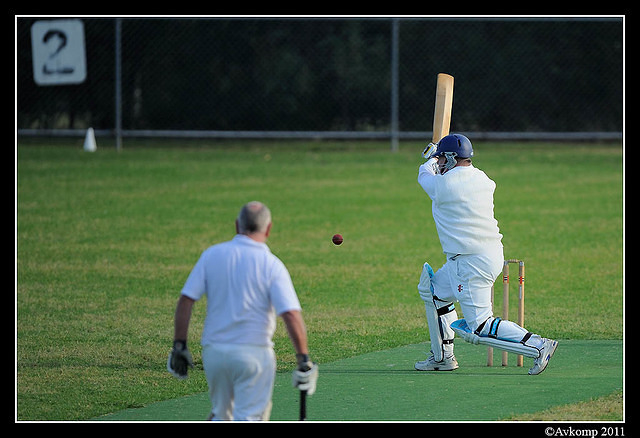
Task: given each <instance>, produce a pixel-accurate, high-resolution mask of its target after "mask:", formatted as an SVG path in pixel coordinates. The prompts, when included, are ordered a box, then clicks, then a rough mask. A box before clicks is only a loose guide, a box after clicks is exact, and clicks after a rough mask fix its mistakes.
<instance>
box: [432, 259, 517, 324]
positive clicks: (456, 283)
mask: <svg viewBox="0 0 640 438" xmlns="http://www.w3.org/2000/svg"><path fill="white" fill-rule="evenodd" d="M503 261H504V256H503V253H502V248H500V249H496V250H494V251H490V252H487V253H486V254H463V255H458V256H455V254H448V255H447V262H446V263H445V264H444V265H443V266H442V267H441V268H440V269H438V270H437V271H436V272H435V275H434V276H433V278H432V279H431V283H432V284H433V289H434V293H435V295H436V296H437V297H438V298H439V299H441V300H443V301H453V302H455V301H458V302H459V303H460V309H461V310H462V314H463V317H464V318H465V320H466V321H467V324H468V325H469V327H470V328H471V330H472V331H473V330H476V329H477V328H478V326H479V325H480V324H482V323H483V322H484V321H486V320H487V318H489V317H491V316H493V312H492V309H491V286H492V285H493V283H494V281H495V280H496V278H498V276H499V275H500V274H501V273H502V265H503Z"/></svg>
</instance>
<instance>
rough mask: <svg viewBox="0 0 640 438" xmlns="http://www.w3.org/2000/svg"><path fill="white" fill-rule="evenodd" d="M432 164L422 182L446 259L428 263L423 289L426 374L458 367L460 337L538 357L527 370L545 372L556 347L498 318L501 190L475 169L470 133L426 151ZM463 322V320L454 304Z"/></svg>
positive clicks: (444, 140)
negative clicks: (494, 289)
mask: <svg viewBox="0 0 640 438" xmlns="http://www.w3.org/2000/svg"><path fill="white" fill-rule="evenodd" d="M423 156H424V158H426V159H427V161H426V162H425V163H424V164H422V165H421V166H420V168H419V172H418V183H420V186H422V188H423V189H424V191H425V192H426V193H427V195H429V198H431V201H432V213H433V220H434V222H435V224H436V230H437V232H438V237H439V238H440V243H441V244H442V250H443V252H444V254H445V255H446V259H447V261H446V263H445V264H444V265H443V266H442V267H441V268H440V269H438V271H437V272H434V271H433V269H432V268H431V266H430V265H429V263H425V264H424V265H423V268H422V274H421V276H420V282H419V284H418V292H419V294H420V297H421V298H422V300H423V301H424V303H425V309H426V315H427V324H428V327H429V336H430V340H431V355H430V356H429V357H428V358H427V359H426V360H424V361H420V362H417V363H416V364H415V369H416V370H420V371H450V370H454V369H456V368H458V362H457V360H456V357H455V355H454V353H453V339H454V334H455V333H457V334H458V335H459V336H460V337H462V338H463V339H464V340H465V341H467V342H471V343H474V344H484V345H489V346H492V347H495V348H498V349H501V350H506V351H509V352H512V353H516V354H522V355H524V356H527V357H531V358H533V359H534V362H533V367H532V368H531V369H530V370H529V374H540V373H541V372H542V371H544V369H545V368H546V366H547V363H548V362H549V359H551V356H553V353H554V352H555V350H556V347H557V345H558V343H557V341H554V340H551V339H546V338H542V337H541V336H539V335H537V334H533V333H530V332H528V331H527V330H525V329H524V328H523V327H520V326H519V325H517V324H516V323H514V322H511V321H507V320H504V319H501V318H499V317H494V316H493V311H492V308H491V286H492V285H493V283H494V281H495V280H496V278H498V276H499V275H500V274H501V273H502V267H503V262H504V255H503V249H502V234H500V230H499V228H498V222H497V221H496V219H495V218H494V214H493V193H494V191H495V188H496V184H495V182H493V181H492V180H491V179H489V177H487V175H486V174H485V173H484V172H483V171H481V170H480V169H477V168H475V167H474V166H473V164H472V163H471V157H472V156H473V147H472V145H471V142H470V141H469V139H468V138H467V137H465V136H464V135H460V134H451V135H448V136H446V137H444V138H442V139H441V140H440V141H439V142H438V143H437V144H433V143H430V144H429V145H428V146H427V148H425V150H424V152H423ZM455 302H458V303H459V304H460V309H461V310H462V314H463V316H464V319H460V320H459V319H458V316H457V313H456V309H455V306H454V303H455Z"/></svg>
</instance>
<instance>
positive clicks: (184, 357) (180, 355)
mask: <svg viewBox="0 0 640 438" xmlns="http://www.w3.org/2000/svg"><path fill="white" fill-rule="evenodd" d="M189 368H193V358H192V357H191V353H190V352H189V349H188V348H187V341H173V349H172V350H171V353H169V359H168V360H167V371H169V372H170V373H171V374H172V375H173V376H174V377H177V378H178V379H186V378H187V377H188V372H189Z"/></svg>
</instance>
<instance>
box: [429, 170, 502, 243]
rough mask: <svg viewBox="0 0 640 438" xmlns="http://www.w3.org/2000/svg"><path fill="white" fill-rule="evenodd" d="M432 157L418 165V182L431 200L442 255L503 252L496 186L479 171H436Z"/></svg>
mask: <svg viewBox="0 0 640 438" xmlns="http://www.w3.org/2000/svg"><path fill="white" fill-rule="evenodd" d="M435 161H437V160H436V159H435V158H431V159H429V160H428V161H427V162H426V163H424V164H423V165H421V166H420V168H419V171H418V183H419V184H420V186H422V188H423V189H424V191H425V192H427V195H429V197H430V198H431V201H432V205H431V211H432V214H433V220H434V221H435V223H436V230H437V231H438V237H439V238H440V243H441V244H442V250H443V252H444V253H445V254H453V255H455V254H486V253H489V252H494V251H497V250H501V249H502V234H500V230H499V228H498V221H496V219H495V218H494V213H493V210H494V208H493V193H494V191H495V189H496V183H495V182H493V181H492V180H491V179H489V177H488V176H487V175H486V174H485V173H484V172H483V171H481V170H480V169H477V168H475V167H473V165H469V166H458V167H454V168H453V169H451V170H449V171H447V172H446V173H445V174H444V175H440V174H439V173H436V172H435V168H434V167H433V166H434V163H435Z"/></svg>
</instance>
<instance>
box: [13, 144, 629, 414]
mask: <svg viewBox="0 0 640 438" xmlns="http://www.w3.org/2000/svg"><path fill="white" fill-rule="evenodd" d="M472 140H473V139H472ZM104 142H105V143H106V141H104ZM179 143H180V142H177V141H173V142H169V141H165V142H156V141H154V142H150V141H146V142H145V141H138V142H135V143H134V141H125V144H124V149H123V150H122V151H120V152H117V151H116V150H115V148H113V147H112V146H106V145H104V144H103V141H101V139H98V151H97V152H95V153H87V152H84V151H83V150H82V141H81V140H69V141H67V142H64V141H62V140H56V141H54V142H50V143H48V144H42V143H41V142H36V141H33V140H29V141H20V143H19V145H18V147H17V154H16V167H17V178H16V195H17V200H16V207H17V214H16V218H17V224H16V269H17V278H16V294H15V297H16V335H17V348H16V360H17V365H16V371H17V382H16V391H17V407H16V419H17V420H18V421H41V420H51V421H60V420H66V421H74V420H87V419H91V418H95V417H99V416H101V415H105V414H109V413H113V412H117V411H120V410H123V409H130V408H137V407H143V406H147V405H149V404H152V403H154V402H158V401H162V400H168V399H173V398H178V397H182V396H186V395H191V394H199V393H202V392H204V391H206V382H205V380H204V376H203V373H202V371H201V368H202V364H201V361H200V354H199V353H200V347H199V338H200V331H201V328H202V322H203V319H204V310H205V309H204V307H205V306H204V303H199V304H196V306H195V308H194V315H193V318H192V324H191V332H190V348H191V349H192V352H193V353H194V356H195V361H196V369H195V371H194V372H193V373H191V377H190V378H189V379H188V380H186V381H178V380H176V379H173V378H172V377H171V376H170V375H169V374H168V373H167V372H166V368H165V365H166V357H167V354H168V352H169V349H170V346H171V341H172V336H173V311H174V309H175V303H176V301H177V298H178V294H179V291H180V289H181V287H182V284H183V282H184V280H185V279H186V276H187V275H188V274H189V272H190V270H191V268H192V266H193V264H194V263H195V261H196V260H197V258H198V257H199V255H200V253H201V252H202V250H204V249H205V248H206V247H208V246H209V245H211V244H214V243H217V242H220V241H223V240H228V239H230V238H231V237H232V236H233V234H234V232H235V230H234V220H235V216H236V214H237V212H238V210H239V208H240V207H241V206H242V205H243V204H244V203H246V202H247V201H250V200H260V201H263V202H265V203H266V204H267V205H269V207H270V208H271V210H272V213H273V221H274V226H273V230H272V234H271V238H270V240H269V242H268V243H269V246H270V248H271V250H272V251H273V252H274V253H275V254H276V255H278V256H279V257H280V258H281V259H282V260H283V261H284V262H285V264H286V265H287V267H288V268H289V271H290V273H291V275H292V278H293V281H294V284H295V286H296V289H297V292H298V295H299V298H300V301H301V303H302V306H303V308H304V316H305V320H306V323H307V328H308V331H309V336H310V348H311V353H312V357H313V359H314V360H315V361H317V362H319V363H320V364H322V363H331V362H334V361H339V360H342V359H346V358H351V357H354V356H358V355H362V354H365V353H372V352H377V351H381V350H387V349H392V348H396V347H400V346H404V345H409V344H417V343H421V342H424V341H426V340H427V339H428V337H427V329H426V321H425V318H424V307H423V304H422V301H421V300H420V298H419V296H418V294H417V290H416V284H417V281H418V279H419V275H420V269H421V266H422V263H423V262H424V261H426V260H428V261H429V262H430V263H431V265H432V266H433V267H434V268H439V267H440V265H441V264H442V263H443V262H444V256H443V254H442V249H441V247H440V244H439V241H438V238H437V235H436V232H435V226H434V224H433V220H432V218H431V204H430V201H429V199H428V197H427V196H426V194H425V193H424V192H423V191H422V189H421V188H420V186H419V185H418V184H417V181H416V177H417V167H418V165H419V164H420V163H421V160H420V158H419V152H420V150H421V147H422V145H421V144H418V143H410V142H407V143H403V144H401V147H400V151H399V152H397V153H391V152H390V151H389V146H388V143H384V142H381V143H375V142H372V143H369V142H282V143H276V142H248V141H246V142H222V141H220V142H215V141H206V142H196V141H192V142H183V143H182V144H179ZM474 149H475V158H474V164H475V165H476V166H477V167H479V168H480V169H482V170H484V171H485V172H486V173H487V174H488V175H489V176H490V177H491V178H492V179H493V180H494V181H495V182H496V184H497V190H496V194H495V215H496V218H497V219H498V222H499V226H500V229H501V232H502V234H503V235H504V239H503V243H504V246H505V257H507V258H521V259H524V260H525V261H526V267H527V280H526V281H527V283H526V285H527V287H526V292H527V297H526V298H527V299H526V310H525V313H526V324H525V325H526V327H527V328H528V329H529V330H530V331H533V332H537V333H540V334H542V335H544V336H547V337H553V338H557V339H566V340H621V339H623V333H624V325H623V323H624V320H623V314H624V296H623V266H624V261H623V245H624V235H623V232H624V230H623V196H624V193H623V148H622V147H621V145H620V144H573V143H572V144H568V143H560V144H555V143H554V144H551V143H496V144H489V143H482V142H478V143H477V144H474ZM334 233H341V234H342V235H343V236H344V238H345V243H344V244H343V245H342V246H340V247H336V246H334V245H333V244H332V243H331V236H332V235H333V234H334ZM516 303H517V300H516V299H512V301H511V306H512V311H511V314H512V315H515V314H516V313H515V308H516V307H515V306H516ZM274 341H275V344H276V345H275V349H276V354H277V357H278V370H279V371H282V372H288V370H291V369H292V367H293V363H294V355H293V351H292V348H291V344H290V341H289V339H288V338H287V336H286V333H285V330H284V327H283V326H282V322H281V321H278V330H277V332H276V336H275V339H274ZM459 342H462V341H459ZM602 360H603V361H606V358H602ZM411 365H412V364H410V366H411ZM320 378H322V374H321V376H320ZM622 395H623V394H622V388H619V390H618V391H616V392H615V393H613V394H611V395H610V397H606V401H604V402H601V401H598V400H600V399H598V400H584V402H585V403H581V404H580V405H572V406H570V407H567V406H565V407H563V408H562V409H563V412H570V414H563V415H569V416H570V418H569V419H578V420H583V419H584V418H582V417H581V415H589V414H586V413H585V412H590V410H589V407H592V405H593V403H607V405H609V404H611V403H613V404H614V406H615V407H614V408H613V410H614V412H616V414H614V417H615V418H614V419H619V420H620V419H622V404H623V402H622ZM612 399H613V400H614V401H613V402H612V401H611V400H612ZM541 415H542V414H541ZM544 415H545V416H546V415H552V414H549V413H545V414H544ZM527 418H531V415H530V414H529V417H527ZM533 418H535V416H534V417H533ZM504 419H505V420H511V419H513V418H512V417H509V418H504ZM516 419H517V418H516Z"/></svg>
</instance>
